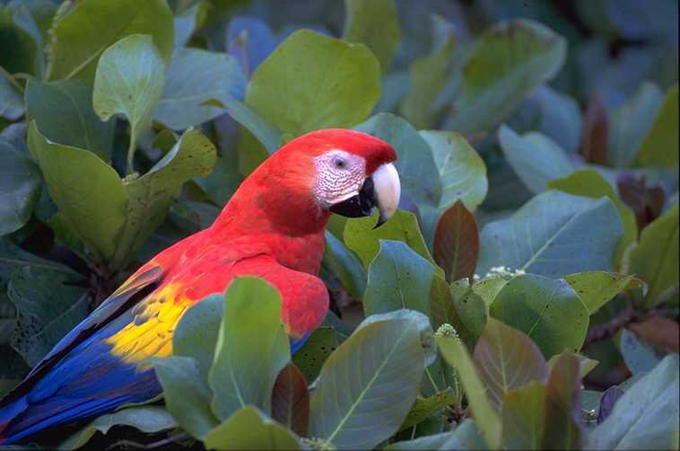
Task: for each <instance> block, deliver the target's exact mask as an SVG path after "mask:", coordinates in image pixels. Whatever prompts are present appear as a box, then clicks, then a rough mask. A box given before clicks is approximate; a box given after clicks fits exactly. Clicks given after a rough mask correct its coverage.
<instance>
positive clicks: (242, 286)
mask: <svg viewBox="0 0 680 451" xmlns="http://www.w3.org/2000/svg"><path fill="white" fill-rule="evenodd" d="M224 302H225V303H224V315H223V316H222V324H221V326H220V333H219V336H218V338H217V347H216V348H215V361H214V363H213V366H212V368H210V374H209V377H208V381H209V383H210V387H211V388H212V390H213V392H214V394H215V395H214V398H213V402H212V409H213V411H214V412H215V414H216V415H217V416H218V417H219V418H220V419H222V420H226V419H227V418H229V417H230V416H231V415H232V414H234V413H235V412H237V411H238V410H240V409H242V408H243V407H245V406H246V405H249V404H250V405H254V406H258V407H260V408H262V409H263V410H265V411H267V412H269V411H270V409H271V393H272V387H273V386H274V381H275V380H276V377H277V375H278V374H279V372H280V371H281V370H282V369H283V368H284V367H285V366H286V365H287V364H288V362H289V361H290V349H289V346H288V337H287V335H286V331H285V329H284V327H283V324H282V323H281V296H280V295H279V293H278V291H277V290H276V289H275V288H274V287H272V286H271V285H270V284H268V283H267V282H265V281H264V280H262V279H258V278H255V277H243V278H237V279H234V281H233V282H232V283H231V284H230V285H229V288H228V289H227V292H226V294H225V296H224ZM263 356H266V358H263Z"/></svg>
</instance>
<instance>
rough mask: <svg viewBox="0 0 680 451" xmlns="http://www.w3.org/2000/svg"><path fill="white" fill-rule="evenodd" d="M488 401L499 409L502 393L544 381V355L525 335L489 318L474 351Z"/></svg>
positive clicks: (474, 358) (546, 373)
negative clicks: (533, 382)
mask: <svg viewBox="0 0 680 451" xmlns="http://www.w3.org/2000/svg"><path fill="white" fill-rule="evenodd" d="M473 360H474V363H475V368H476V369H477V374H478V375H479V378H480V379H481V381H482V383H483V384H484V385H485V386H486V388H487V391H486V394H487V397H488V398H489V402H491V404H492V405H493V406H494V407H495V408H496V410H498V411H499V412H500V411H501V406H502V405H503V398H504V396H505V395H506V394H507V393H508V392H509V391H511V390H514V389H516V388H520V387H523V386H524V385H526V384H528V383H530V382H532V381H539V382H545V381H546V379H547V377H548V372H547V370H546V366H545V358H544V357H543V355H542V354H541V351H540V350H539V349H538V346H536V344H534V342H533V341H531V339H529V337H528V336H526V335H525V334H523V333H522V332H519V331H517V330H515V329H513V328H512V327H508V326H506V325H505V324H503V323H501V322H499V321H496V320H495V319H493V318H489V319H488V320H487V322H486V327H485V328H484V333H483V334H482V336H481V337H480V338H479V341H478V342H477V345H476V346H475V350H474V353H473Z"/></svg>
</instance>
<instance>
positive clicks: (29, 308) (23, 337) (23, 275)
mask: <svg viewBox="0 0 680 451" xmlns="http://www.w3.org/2000/svg"><path fill="white" fill-rule="evenodd" d="M78 282H82V278H81V277H80V276H76V275H74V274H69V273H65V272H59V271H49V270H45V269H42V268H36V267H23V268H21V269H19V270H17V271H16V272H14V274H12V277H11V279H10V280H9V284H8V287H7V294H8V296H9V298H10V299H11V300H12V302H13V303H14V306H15V308H16V312H17V319H18V320H17V325H16V328H15V329H14V335H13V336H12V341H11V344H12V348H14V349H15V350H16V351H17V352H18V353H19V354H21V356H22V357H23V358H24V360H26V362H27V363H28V364H29V365H31V366H34V365H36V364H37V363H38V362H39V361H40V360H42V358H43V357H44V356H45V355H46V354H47V353H48V352H49V351H50V350H51V349H52V348H53V347H54V345H56V344H57V342H58V341H59V340H60V339H61V338H62V337H63V336H64V335H66V334H67V333H68V332H70V331H71V329H73V328H74V327H75V326H76V325H78V323H79V322H80V321H81V320H83V319H84V318H85V317H86V316H87V314H88V313H89V312H88V298H87V295H86V290H85V288H83V287H81V286H79V285H78Z"/></svg>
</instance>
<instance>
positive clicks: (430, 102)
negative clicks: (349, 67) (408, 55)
mask: <svg viewBox="0 0 680 451" xmlns="http://www.w3.org/2000/svg"><path fill="white" fill-rule="evenodd" d="M430 19H431V20H432V21H433V22H434V21H437V20H441V18H440V17H439V16H432V17H431V18H430ZM455 45H456V40H455V38H454V36H453V33H452V32H450V33H448V35H447V37H446V39H445V40H444V42H443V43H442V44H441V45H440V46H439V47H438V48H436V49H434V51H433V52H432V53H431V54H429V55H427V56H424V57H421V58H416V59H415V60H414V61H413V63H411V65H410V66H409V74H410V77H411V85H410V87H409V90H408V93H407V94H406V96H405V97H404V101H403V102H402V104H401V109H400V112H401V114H402V115H403V116H404V117H405V118H406V119H407V120H408V121H409V122H410V123H412V124H413V126H414V127H416V128H418V129H421V128H430V127H432V126H433V125H434V122H435V119H436V118H437V116H438V114H439V112H440V111H441V110H442V106H440V105H437V103H435V100H437V97H438V96H439V94H440V93H441V92H442V91H443V90H444V87H445V86H446V81H447V79H448V76H449V72H450V69H451V63H452V61H451V52H452V51H453V49H454V47H455ZM385 91H386V92H387V91H388V89H387V86H385Z"/></svg>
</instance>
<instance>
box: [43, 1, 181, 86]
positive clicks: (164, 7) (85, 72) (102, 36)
mask: <svg viewBox="0 0 680 451" xmlns="http://www.w3.org/2000/svg"><path fill="white" fill-rule="evenodd" d="M51 34H52V44H51V52H50V55H49V56H50V58H49V62H48V67H47V79H48V80H61V79H69V78H73V77H77V78H85V79H90V80H92V79H93V78H94V73H95V69H96V67H97V63H98V61H99V58H100V57H101V56H102V53H103V52H104V51H105V50H106V49H107V48H108V47H109V46H111V45H112V44H114V43H115V42H116V41H119V40H120V39H122V38H125V37H126V36H130V35H132V34H148V35H150V36H151V37H152V38H153V43H154V45H155V46H156V47H157V48H158V51H159V53H160V55H161V57H162V58H163V60H164V61H165V62H166V63H167V62H169V61H170V57H171V55H172V47H173V35H174V25H173V18H172V11H171V10H170V8H169V7H168V4H167V2H166V1H165V0H149V1H145V2H144V3H143V4H141V5H140V3H139V2H138V1H137V0H116V1H115V2H111V1H109V0H88V1H87V2H79V3H77V4H76V7H75V8H74V9H73V11H71V12H69V13H68V14H67V15H66V16H64V17H63V18H61V19H60V20H58V21H57V23H56V24H55V25H54V27H53V29H52V31H51Z"/></svg>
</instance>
